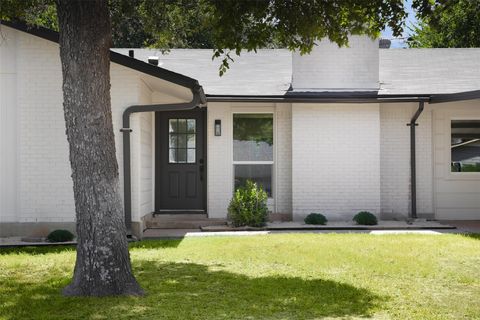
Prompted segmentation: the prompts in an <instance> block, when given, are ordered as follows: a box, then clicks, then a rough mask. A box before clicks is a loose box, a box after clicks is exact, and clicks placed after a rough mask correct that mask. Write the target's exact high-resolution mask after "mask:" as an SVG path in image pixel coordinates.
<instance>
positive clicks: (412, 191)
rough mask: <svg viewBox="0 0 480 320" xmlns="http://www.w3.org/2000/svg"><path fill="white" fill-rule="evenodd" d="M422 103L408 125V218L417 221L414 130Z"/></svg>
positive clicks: (420, 112) (422, 102)
mask: <svg viewBox="0 0 480 320" xmlns="http://www.w3.org/2000/svg"><path fill="white" fill-rule="evenodd" d="M424 104H425V102H424V101H420V102H419V103H418V109H417V111H416V112H415V114H414V115H413V117H412V119H411V120H410V123H407V126H409V127H410V198H411V203H410V205H411V211H410V218H411V219H417V164H416V142H415V128H416V126H418V123H416V122H417V119H418V117H420V114H422V112H423V109H424Z"/></svg>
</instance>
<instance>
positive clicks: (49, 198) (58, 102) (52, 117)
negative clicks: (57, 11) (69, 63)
mask: <svg viewBox="0 0 480 320" xmlns="http://www.w3.org/2000/svg"><path fill="white" fill-rule="evenodd" d="M17 41H18V47H17V71H18V83H17V88H18V91H17V94H18V112H19V118H20V141H19V149H20V158H19V166H20V176H19V186H20V188H19V212H18V215H17V219H18V222H36V221H45V222H51V221H58V222H62V221H73V220H74V202H73V186H72V181H71V178H70V174H71V170H70V163H69V160H68V157H69V153H68V144H67V139H66V136H65V120H64V116H63V105H62V103H63V96H62V91H61V88H62V72H61V65H60V58H59V50H58V45H54V44H53V43H51V42H49V41H45V40H41V39H39V38H37V37H33V36H30V35H27V34H25V33H22V32H18V39H17Z"/></svg>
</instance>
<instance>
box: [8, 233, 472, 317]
mask: <svg viewBox="0 0 480 320" xmlns="http://www.w3.org/2000/svg"><path fill="white" fill-rule="evenodd" d="M131 257H132V261H133V266H134V271H135V274H136V276H137V279H138V280H139V281H140V283H141V285H142V287H143V288H144V289H145V290H146V291H147V295H146V296H145V297H142V298H134V297H120V298H113V297H112V298H65V297H62V296H61V295H60V290H61V289H62V288H63V287H64V286H65V285H67V283H68V282H69V280H70V277H71V275H72V268H73V264H74V259H75V255H74V250H73V248H71V247H70V248H69V247H56V248H25V249H3V250H0V319H318V318H342V319H343V318H347V319H352V318H374V319H480V237H479V236H471V237H467V236H461V235H441V236H431V235H383V236H374V235H367V234H276V235H268V236H251V237H214V238H186V239H183V240H181V241H180V240H177V241H176V240H169V241H144V242H139V243H135V244H133V245H131Z"/></svg>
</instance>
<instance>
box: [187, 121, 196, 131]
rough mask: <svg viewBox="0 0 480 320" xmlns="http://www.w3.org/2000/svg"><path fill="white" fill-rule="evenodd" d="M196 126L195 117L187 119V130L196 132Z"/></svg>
mask: <svg viewBox="0 0 480 320" xmlns="http://www.w3.org/2000/svg"><path fill="white" fill-rule="evenodd" d="M195 127H196V123H195V119H187V132H188V133H195V130H196V129H195Z"/></svg>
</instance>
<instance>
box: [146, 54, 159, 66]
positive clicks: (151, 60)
mask: <svg viewBox="0 0 480 320" xmlns="http://www.w3.org/2000/svg"><path fill="white" fill-rule="evenodd" d="M148 63H150V64H153V65H154V66H158V57H156V56H150V57H148Z"/></svg>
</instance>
